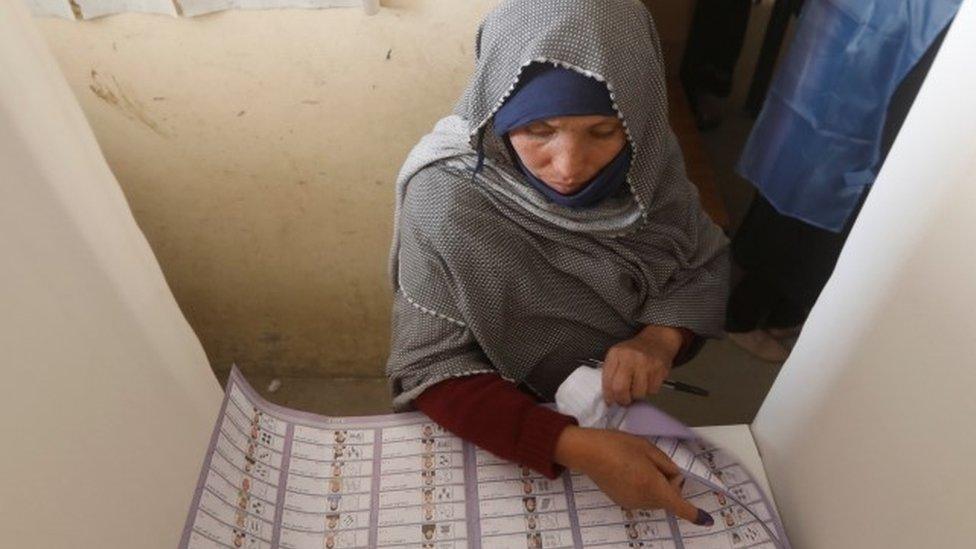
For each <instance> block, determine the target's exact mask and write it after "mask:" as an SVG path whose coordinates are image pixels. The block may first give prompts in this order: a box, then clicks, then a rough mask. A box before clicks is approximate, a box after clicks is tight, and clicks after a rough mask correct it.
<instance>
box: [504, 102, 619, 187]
mask: <svg viewBox="0 0 976 549" xmlns="http://www.w3.org/2000/svg"><path fill="white" fill-rule="evenodd" d="M508 137H509V140H510V141H511V143H512V148H514V149H515V152H516V153H517V154H518V155H519V158H521V159H522V163H523V164H525V167H526V168H528V169H529V171H531V172H532V173H533V174H535V176H536V177H538V178H539V179H541V180H542V181H543V182H544V183H545V184H546V185H548V186H549V187H551V188H552V189H554V190H555V191H556V192H559V193H561V194H566V195H570V194H573V193H575V192H577V191H579V190H581V189H582V188H583V187H584V186H585V185H586V183H588V182H589V181H590V180H591V179H593V177H594V176H595V175H596V174H597V172H599V171H600V170H601V169H603V167H604V166H606V165H607V164H609V163H610V161H611V160H613V159H614V157H616V156H617V154H619V153H620V151H621V150H623V148H624V145H626V144H627V136H626V134H625V133H624V127H623V123H621V121H620V119H619V118H617V117H615V116H602V115H588V116H557V117H555V118H547V119H545V120H537V121H535V122H533V123H531V124H528V125H525V126H522V127H521V128H518V129H515V130H512V131H511V132H509V134H508Z"/></svg>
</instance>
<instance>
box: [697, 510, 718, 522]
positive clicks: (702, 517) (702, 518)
mask: <svg viewBox="0 0 976 549" xmlns="http://www.w3.org/2000/svg"><path fill="white" fill-rule="evenodd" d="M695 524H697V525H698V526H712V525H713V524H715V519H713V518H712V515H709V514H708V513H706V512H705V511H704V510H702V509H699V510H698V518H696V519H695Z"/></svg>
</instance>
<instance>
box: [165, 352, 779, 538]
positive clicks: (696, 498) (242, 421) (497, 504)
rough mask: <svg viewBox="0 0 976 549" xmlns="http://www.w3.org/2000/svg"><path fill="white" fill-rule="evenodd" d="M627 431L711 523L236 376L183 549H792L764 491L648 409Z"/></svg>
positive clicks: (434, 430)
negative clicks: (287, 404)
mask: <svg viewBox="0 0 976 549" xmlns="http://www.w3.org/2000/svg"><path fill="white" fill-rule="evenodd" d="M621 429H624V430H627V431H630V432H633V433H635V434H639V436H646V437H647V438H648V440H650V441H651V442H653V443H654V444H655V445H657V446H658V447H659V448H660V449H661V450H663V451H664V452H665V453H667V454H668V455H669V456H671V459H673V460H674V461H675V463H676V464H677V465H678V466H679V467H681V468H682V470H683V471H684V474H685V478H686V479H687V481H686V483H685V486H684V492H683V495H684V497H685V498H687V499H688V500H689V501H691V503H693V504H694V505H696V506H697V507H700V508H702V509H704V510H706V511H708V512H709V513H711V514H712V516H713V517H714V518H715V525H714V526H711V527H703V526H696V525H694V524H691V523H689V522H686V521H683V520H678V519H676V518H675V517H674V516H673V515H671V514H670V513H666V512H664V511H662V510H636V509H635V510H629V509H623V508H621V507H619V506H617V505H615V504H614V503H613V502H612V501H611V500H610V499H609V498H608V497H607V496H606V495H604V494H603V492H601V491H600V489H599V487H597V485H596V484H595V483H594V482H593V481H592V480H590V479H589V478H587V477H586V476H584V475H581V474H570V473H566V474H564V475H562V476H561V477H560V478H557V479H555V480H551V479H548V478H545V477H543V476H541V475H539V474H537V473H536V472H534V471H532V470H530V469H529V468H528V467H525V466H522V465H519V464H517V463H512V462H509V461H506V460H504V459H501V458H499V457H497V456H494V455H492V454H491V453H489V452H487V451H485V450H482V449H480V448H477V447H476V446H474V445H473V444H471V443H468V442H465V441H463V440H462V439H460V438H458V437H456V436H454V435H452V434H450V433H449V432H446V431H445V430H444V429H443V428H441V427H440V426H438V425H437V424H436V423H434V422H433V421H431V420H430V419H429V418H428V417H426V416H425V415H423V414H421V413H419V412H411V413H404V414H393V415H380V416H365V417H324V416H319V415H314V414H308V413H305V412H299V411H295V410H290V409H287V408H283V407H280V406H277V405H274V404H271V403H269V402H267V401H265V400H263V399H262V398H261V397H260V396H258V394H257V393H256V392H255V391H254V390H253V389H252V388H251V387H250V386H248V384H247V383H246V382H245V381H244V378H243V376H241V374H240V372H239V371H238V370H237V369H236V368H235V369H234V370H233V371H232V372H231V374H230V379H229V380H228V382H227V390H226V394H225V397H224V402H223V405H222V407H221V409H220V414H219V416H218V418H217V422H216V425H215V427H214V430H213V436H212V437H211V440H210V446H209V449H208V451H207V453H206V456H205V458H204V462H203V467H202V470H201V472H200V477H199V481H198V483H197V487H196V491H195V492H194V495H193V499H192V503H191V507H190V510H189V513H188V516H187V521H186V526H185V528H184V531H183V536H182V540H181V543H180V547H181V548H187V549H201V548H208V549H209V548H224V547H232V548H237V547H242V548H248V549H267V548H287V549H306V548H308V549H312V548H314V549H331V548H336V549H338V548H346V547H391V548H392V547H397V548H399V547H422V548H437V549H448V548H451V549H455V548H468V547H470V548H475V549H477V548H522V547H526V548H549V547H622V548H632V547H645V548H661V549H665V548H668V549H681V548H688V549H712V548H716V549H718V548H722V549H725V548H745V547H756V548H763V549H773V548H789V542H788V541H787V539H786V536H785V533H784V531H783V527H782V524H781V522H780V520H779V518H778V516H777V515H776V511H775V509H774V508H773V507H772V505H770V503H769V500H768V499H767V497H766V495H765V494H764V493H763V492H762V490H761V488H760V487H759V485H758V484H757V483H756V481H755V480H754V479H753V478H751V477H750V475H749V474H748V473H747V472H746V471H745V469H743V468H742V467H741V466H740V465H739V464H737V463H736V462H735V461H734V460H733V459H731V458H730V457H729V456H728V454H726V453H725V452H723V451H722V450H721V449H719V448H716V447H714V446H713V445H711V444H709V443H708V442H707V441H704V440H701V439H700V438H698V437H697V436H696V435H695V434H694V433H693V432H692V431H690V430H689V429H688V428H686V427H684V426H683V425H681V424H680V423H678V422H677V421H675V420H673V419H671V418H670V417H668V416H667V415H665V414H663V413H662V412H659V411H657V410H656V409H654V408H651V407H650V406H647V407H643V408H638V409H634V410H632V411H631V412H630V413H628V414H627V419H626V420H625V421H624V423H623V425H621Z"/></svg>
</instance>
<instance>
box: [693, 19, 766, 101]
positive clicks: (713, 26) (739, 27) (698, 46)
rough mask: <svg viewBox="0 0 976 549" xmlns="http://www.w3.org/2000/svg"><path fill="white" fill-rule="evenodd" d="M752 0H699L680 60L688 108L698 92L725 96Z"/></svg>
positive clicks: (737, 58) (744, 32) (730, 85)
mask: <svg viewBox="0 0 976 549" xmlns="http://www.w3.org/2000/svg"><path fill="white" fill-rule="evenodd" d="M751 4H752V0H700V1H699V2H698V4H697V5H696V6H695V13H694V15H693V16H692V20H691V29H690V30H689V32H688V41H687V44H686V45H685V54H684V58H683V59H682V61H681V84H682V85H683V86H684V88H685V93H687V94H688V100H689V101H691V103H692V107H693V108H694V107H695V106H696V102H697V97H698V94H699V93H702V92H707V93H711V94H713V95H717V96H719V97H727V96H728V95H729V93H730V92H731V91H732V72H733V71H734V70H735V64H736V62H737V61H738V60H739V54H740V53H741V52H742V44H743V41H744V40H745V35H746V26H747V25H748V24H749V11H750V8H751Z"/></svg>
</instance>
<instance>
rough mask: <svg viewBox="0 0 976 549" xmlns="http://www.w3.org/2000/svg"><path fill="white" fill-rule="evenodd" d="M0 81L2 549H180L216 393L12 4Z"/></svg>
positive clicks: (110, 181) (1, 9)
mask: <svg viewBox="0 0 976 549" xmlns="http://www.w3.org/2000/svg"><path fill="white" fill-rule="evenodd" d="M0 73H2V74H3V76H2V77H0V367H2V368H3V375H4V381H3V384H2V385H0V417H2V418H3V426H2V427H0V433H2V434H3V436H2V440H3V451H2V452H0V465H2V472H0V532H2V534H0V546H2V547H23V548H28V547H29V548H44V549H46V548H55V547H74V548H86V549H87V548H119V547H140V548H157V547H158V548H171V547H175V546H176V544H177V542H178V541H179V536H180V528H181V525H182V524H183V521H184V520H185V518H186V510H187V506H188V505H189V502H190V498H191V496H192V494H191V490H192V486H193V484H194V482H195V481H196V478H197V474H198V473H199V470H200V460H201V459H202V456H203V454H204V453H205V451H206V449H207V440H208V438H209V436H210V430H211V428H212V426H213V418H214V417H215V415H216V414H217V411H218V407H219V405H220V399H221V395H220V387H219V385H218V384H217V383H216V380H215V379H214V376H213V374H212V373H211V371H210V369H209V366H208V364H207V360H206V357H205V356H204V353H203V349H202V348H201V346H200V343H199V341H198V340H197V339H196V337H195V335H194V334H193V332H192V331H191V330H190V327H189V325H188V324H187V323H186V322H185V320H184V319H183V316H182V314H181V313H180V310H179V309H178V307H177V305H176V302H175V301H174V299H173V296H172V294H171V293H170V291H169V288H168V287H167V285H166V282H165V280H164V279H163V275H162V273H161V271H160V269H159V266H158V264H157V263H156V260H155V258H154V257H153V255H152V252H151V250H150V248H149V246H148V244H147V243H146V241H145V239H144V238H143V235H142V233H141V232H140V231H139V229H138V227H137V226H136V224H135V221H134V220H133V218H132V215H131V213H130V211H129V208H128V205H127V204H126V202H125V199H124V197H123V195H122V192H121V189H120V188H119V185H118V183H117V182H116V181H115V178H114V177H113V176H112V173H111V172H110V171H109V168H108V166H107V165H106V164H105V161H104V159H103V157H102V154H101V152H100V151H99V148H98V145H97V143H96V142H95V138H94V136H93V135H92V132H91V130H90V129H89V126H88V122H87V121H86V120H85V117H84V115H83V114H82V111H81V109H80V108H79V106H78V104H77V102H76V101H75V98H74V96H73V95H72V93H71V91H70V89H69V88H68V86H67V84H66V83H65V81H64V78H63V77H62V75H61V73H60V71H59V69H58V67H57V65H56V64H55V61H54V59H53V58H52V56H51V55H50V54H49V52H48V51H47V46H46V44H45V43H43V42H42V39H41V37H40V36H39V35H38V33H37V32H36V30H35V28H34V25H33V23H32V22H31V19H30V17H29V15H28V13H27V10H26V8H25V6H24V5H23V3H22V2H19V1H12V2H6V1H5V2H0Z"/></svg>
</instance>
